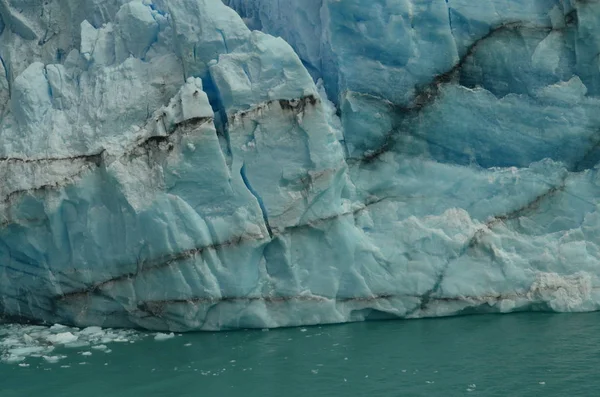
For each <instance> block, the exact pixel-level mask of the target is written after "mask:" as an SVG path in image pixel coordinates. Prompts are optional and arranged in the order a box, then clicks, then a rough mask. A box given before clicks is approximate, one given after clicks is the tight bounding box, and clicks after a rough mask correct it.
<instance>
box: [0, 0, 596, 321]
mask: <svg viewBox="0 0 600 397" xmlns="http://www.w3.org/2000/svg"><path fill="white" fill-rule="evenodd" d="M599 52H600V3H598V2H594V1H578V0H479V1H476V2H475V1H472V0H368V1H367V0H177V1H171V0H143V1H142V0H134V1H129V0H0V181H1V182H2V183H0V320H4V321H13V322H35V323H57V322H59V323H64V324H69V325H74V326H91V325H94V326H106V327H138V328H145V329H152V330H170V331H189V330H221V329H235V328H266V327H281V326H297V325H309V324H323V323H340V322H347V321H361V320H368V319H388V318H415V317H431V316H447V315H455V314H467V313H481V312H501V313H506V312H512V311H523V310H546V311H592V310H598V309H600V278H599V277H600V212H599V210H598V209H599V207H598V205H599V204H600V168H598V167H597V165H598V163H599V162H600V111H598V109H600V58H599V57H598V56H597V54H598V53H599Z"/></svg>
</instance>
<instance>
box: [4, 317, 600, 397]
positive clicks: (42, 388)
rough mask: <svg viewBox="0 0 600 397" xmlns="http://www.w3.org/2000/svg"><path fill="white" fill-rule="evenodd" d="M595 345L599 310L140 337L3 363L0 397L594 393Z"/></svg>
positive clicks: (598, 363)
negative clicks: (58, 356)
mask: <svg viewBox="0 0 600 397" xmlns="http://www.w3.org/2000/svg"><path fill="white" fill-rule="evenodd" d="M599 339H600V313H591V314H576V315H575V314H573V315H571V314H568V315H567V314H516V315H504V316H501V315H496V316H470V317H457V318H447V319H434V320H411V321H389V322H369V323H359V324H349V325H339V326H326V327H308V328H301V329H282V330H271V331H238V332H228V333H198V334H189V335H183V336H176V337H174V338H172V339H169V340H166V341H161V342H158V341H155V340H154V339H153V338H151V337H147V338H145V339H142V340H140V341H137V342H135V343H120V344H117V343H113V344H110V346H109V348H110V349H111V350H112V352H110V353H105V352H98V351H93V354H92V355H91V356H83V355H81V353H82V351H83V350H89V348H88V349H80V350H81V351H78V350H77V349H73V348H71V349H61V350H58V351H56V353H63V354H65V355H67V358H65V359H63V360H62V361H60V362H59V363H56V364H51V363H47V362H45V361H44V360H42V359H40V358H29V359H27V363H29V365H30V366H29V367H20V366H18V365H16V364H0V396H1V397H29V396H45V397H48V396H52V397H53V396H61V397H70V396H78V397H80V396H111V397H120V396H127V397H131V396H168V397H170V396H174V397H175V396H176V397H179V396H182V397H183V396H226V397H228V396H261V397H262V396H284V397H294V396H303V397H305V396H465V395H468V396H597V395H600V391H599V390H600V376H598V375H600V349H599V347H600V343H599ZM190 344H191V345H190ZM80 363H85V364H80Z"/></svg>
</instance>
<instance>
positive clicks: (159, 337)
mask: <svg viewBox="0 0 600 397" xmlns="http://www.w3.org/2000/svg"><path fill="white" fill-rule="evenodd" d="M174 337H175V334H174V333H173V332H171V333H170V334H163V333H162V332H159V333H157V334H156V335H155V336H154V340H157V341H162V340H167V339H171V338H174Z"/></svg>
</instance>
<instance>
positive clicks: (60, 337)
mask: <svg viewBox="0 0 600 397" xmlns="http://www.w3.org/2000/svg"><path fill="white" fill-rule="evenodd" d="M77 339H78V337H77V336H75V335H73V334H72V333H70V332H61V333H59V334H51V335H48V336H47V337H46V340H47V341H48V342H50V343H53V344H55V345H59V344H62V345H64V344H67V343H72V342H75V341H76V340H77Z"/></svg>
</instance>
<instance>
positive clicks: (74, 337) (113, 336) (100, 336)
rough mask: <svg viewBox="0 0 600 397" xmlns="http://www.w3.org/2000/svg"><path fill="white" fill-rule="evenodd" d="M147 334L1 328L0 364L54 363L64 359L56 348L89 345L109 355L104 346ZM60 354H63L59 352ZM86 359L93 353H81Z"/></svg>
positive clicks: (54, 327)
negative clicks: (42, 361) (35, 360)
mask: <svg viewBox="0 0 600 397" xmlns="http://www.w3.org/2000/svg"><path fill="white" fill-rule="evenodd" d="M146 335H147V334H144V333H140V332H136V331H132V330H116V329H102V328H100V327H88V328H83V329H81V328H75V327H66V326H64V325H60V324H56V325H53V326H52V327H45V326H38V325H3V326H0V362H3V363H7V364H12V363H21V362H23V361H25V359H27V358H29V357H37V358H42V359H44V360H45V361H46V362H48V363H56V362H58V361H60V360H62V359H64V358H66V357H67V355H65V354H57V353H56V351H55V350H56V349H58V348H61V347H62V348H77V347H82V346H90V347H91V348H92V349H95V350H101V351H104V352H110V350H108V349H107V346H106V344H108V343H114V342H135V341H137V340H139V339H141V338H143V337H145V336H146ZM61 353H65V351H62V352H61ZM80 354H81V355H83V356H89V355H91V354H92V353H91V352H89V351H84V352H81V353H80Z"/></svg>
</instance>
